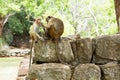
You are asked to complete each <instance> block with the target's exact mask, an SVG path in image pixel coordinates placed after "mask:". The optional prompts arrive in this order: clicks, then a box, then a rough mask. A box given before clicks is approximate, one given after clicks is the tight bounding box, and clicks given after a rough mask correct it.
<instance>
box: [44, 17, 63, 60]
mask: <svg viewBox="0 0 120 80" xmlns="http://www.w3.org/2000/svg"><path fill="white" fill-rule="evenodd" d="M46 21H47V25H46V26H44V25H43V24H42V26H43V27H44V30H45V34H46V35H47V37H49V38H50V39H52V40H53V41H55V47H56V55H57V58H58V60H59V61H60V62H62V60H61V58H60V55H59V50H58V49H59V48H58V41H59V40H60V37H61V35H62V34H63V32H64V24H63V21H62V20H60V19H58V18H55V17H53V16H48V17H47V18H46Z"/></svg>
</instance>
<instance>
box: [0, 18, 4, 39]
mask: <svg viewBox="0 0 120 80" xmlns="http://www.w3.org/2000/svg"><path fill="white" fill-rule="evenodd" d="M2 30H3V20H1V19H0V38H1V37H2Z"/></svg>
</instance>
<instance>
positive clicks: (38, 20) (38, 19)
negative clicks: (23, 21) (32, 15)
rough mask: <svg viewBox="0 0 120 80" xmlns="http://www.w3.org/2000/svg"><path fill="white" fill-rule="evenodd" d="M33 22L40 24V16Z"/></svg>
mask: <svg viewBox="0 0 120 80" xmlns="http://www.w3.org/2000/svg"><path fill="white" fill-rule="evenodd" d="M35 23H36V24H37V25H39V26H41V18H36V19H35Z"/></svg>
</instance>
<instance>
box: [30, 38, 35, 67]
mask: <svg viewBox="0 0 120 80" xmlns="http://www.w3.org/2000/svg"><path fill="white" fill-rule="evenodd" d="M33 44H34V40H33V39H32V42H31V45H30V61H29V68H30V66H31V64H32V54H33V53H32V52H33Z"/></svg>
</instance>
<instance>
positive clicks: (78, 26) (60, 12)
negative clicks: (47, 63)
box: [0, 0, 117, 37]
mask: <svg viewBox="0 0 120 80" xmlns="http://www.w3.org/2000/svg"><path fill="white" fill-rule="evenodd" d="M0 4H1V5H0V7H1V10H0V15H2V16H4V15H6V14H8V13H12V12H17V13H16V14H15V16H12V17H10V19H9V21H8V22H9V28H10V29H11V30H12V32H13V34H22V33H25V32H26V33H25V34H27V32H28V30H29V25H30V23H29V22H28V21H31V16H32V18H35V17H38V16H41V17H42V22H43V23H44V24H46V21H45V17H46V16H48V15H52V16H55V17H58V18H60V19H62V20H63V22H64V26H65V32H64V34H63V35H64V36H67V35H69V34H80V35H81V36H89V37H95V36H99V35H110V34H114V33H116V32H117V25H116V19H115V10H114V0H7V1H3V0H2V1H1V2H0ZM3 5H4V6H3ZM27 20H28V21H27Z"/></svg>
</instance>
